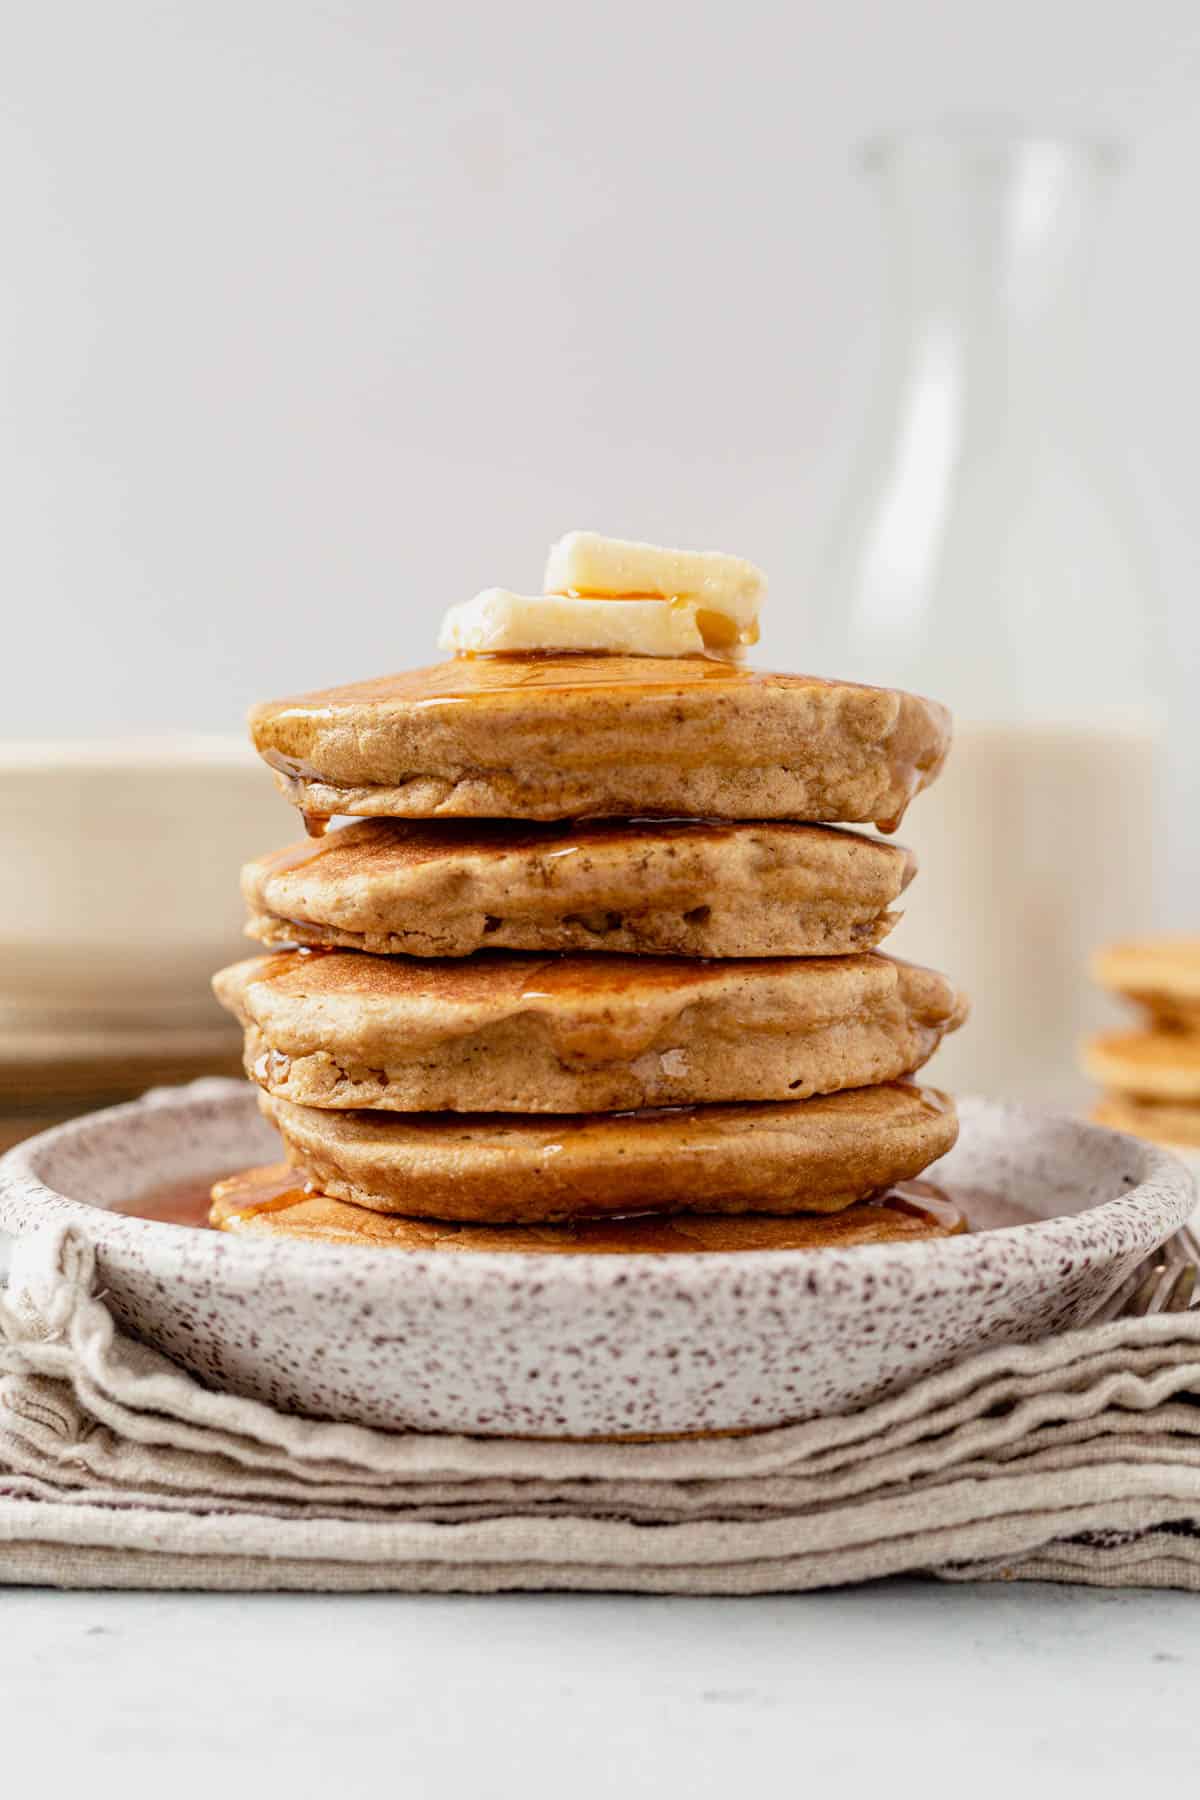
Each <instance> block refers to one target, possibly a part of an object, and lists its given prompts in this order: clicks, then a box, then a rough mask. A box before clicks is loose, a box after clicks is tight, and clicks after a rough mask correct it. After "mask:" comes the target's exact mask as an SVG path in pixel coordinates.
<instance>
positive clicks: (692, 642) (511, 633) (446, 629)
mask: <svg viewBox="0 0 1200 1800" xmlns="http://www.w3.org/2000/svg"><path fill="white" fill-rule="evenodd" d="M697 614H698V607H697V605H696V603H694V602H693V601H690V600H682V601H681V600H581V599H576V598H573V597H569V596H564V595H560V594H511V593H509V591H508V589H507V588H485V589H484V591H483V593H482V594H476V596H475V598H474V599H473V600H464V601H462V602H461V603H460V604H459V605H458V606H452V607H450V608H449V610H448V611H447V613H446V616H445V618H444V619H443V620H442V629H441V632H440V634H439V636H438V648H439V649H441V650H450V651H454V652H455V653H457V654H458V655H459V656H471V655H476V656H478V655H483V654H486V653H487V652H489V651H497V650H591V651H596V652H605V653H607V654H609V655H617V656H702V655H703V654H704V652H705V649H706V648H707V646H706V643H705V637H704V633H703V631H702V630H701V627H700V624H699V622H698V617H697Z"/></svg>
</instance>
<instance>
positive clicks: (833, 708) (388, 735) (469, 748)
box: [250, 655, 950, 831]
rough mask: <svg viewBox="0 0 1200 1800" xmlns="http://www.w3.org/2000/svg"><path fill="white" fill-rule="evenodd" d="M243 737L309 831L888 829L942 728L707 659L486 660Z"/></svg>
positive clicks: (909, 705)
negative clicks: (411, 822) (512, 826)
mask: <svg viewBox="0 0 1200 1800" xmlns="http://www.w3.org/2000/svg"><path fill="white" fill-rule="evenodd" d="M250 730H251V735H252V736H253V739H254V743H255V746H256V748H257V749H258V751H259V753H260V754H261V755H262V756H263V757H264V758H265V760H266V761H267V762H268V763H269V764H270V766H271V767H272V769H274V770H275V772H276V776H277V779H278V781H279V784H280V786H281V787H282V789H283V791H284V792H285V793H286V794H287V796H288V798H289V799H291V800H292V801H293V802H294V803H295V804H296V805H297V806H298V807H300V809H301V810H302V811H303V812H304V813H306V814H308V815H310V816H315V817H318V818H320V817H332V816H333V815H335V814H339V813H348V814H355V815H359V816H375V817H386V818H407V819H429V818H446V817H460V818H488V817H495V818H512V819H566V818H586V817H590V818H594V817H628V816H641V815H643V814H646V813H653V814H668V815H687V816H697V815H702V816H708V817H714V818H724V819H804V820H809V821H816V822H823V821H824V822H833V823H837V822H838V821H841V822H845V823H850V824H853V823H857V822H866V821H872V820H873V821H874V822H875V823H876V824H878V825H879V826H880V827H881V828H882V829H883V830H887V831H890V830H893V829H894V828H895V827H896V826H897V825H898V824H899V822H900V820H901V818H902V817H903V815H904V810H905V808H906V806H907V805H908V803H909V801H910V800H911V799H912V798H913V796H914V794H917V793H919V792H920V790H921V789H922V788H923V787H927V786H928V784H929V783H930V782H931V781H932V780H933V779H934V777H935V776H936V775H937V774H938V772H939V770H940V769H941V767H942V764H943V762H944V761H945V757H946V752H947V750H948V748H949V744H950V715H949V714H948V713H947V711H946V710H945V708H944V707H942V706H939V705H937V703H936V702H934V701H932V700H922V699H919V698H917V697H916V696H915V695H912V694H904V693H899V692H895V691H893V690H891V689H888V688H873V687H862V686H858V685H856V684H854V683H852V682H838V681H822V680H820V679H819V678H818V677H816V676H814V675H773V674H769V673H766V672H765V671H760V670H751V669H745V668H741V667H738V666H736V665H734V664H731V663H727V662H719V661H714V660H711V659H709V658H707V657H661V658H659V657H645V656H598V657H597V656H563V655H557V656H555V655H546V656H482V657H468V658H457V659H455V660H454V661H453V662H448V663H441V664H438V665H437V666H435V667H433V668H428V669H417V670H413V671H410V672H407V673H405V674H401V675H388V676H384V677H383V678H382V679H379V680H375V681H362V682H359V683H357V684H356V685H354V686H352V687H340V688H327V689H325V690H323V691H321V692H318V693H312V694H301V695H299V696H297V697H296V698H295V699H290V700H277V701H273V702H271V703H269V704H266V705H262V706H256V707H255V708H254V709H253V711H252V712H251V714H250Z"/></svg>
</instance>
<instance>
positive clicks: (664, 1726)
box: [0, 1582, 1200, 1800]
mask: <svg viewBox="0 0 1200 1800" xmlns="http://www.w3.org/2000/svg"><path fill="white" fill-rule="evenodd" d="M1198 1673H1200V1601H1198V1600H1197V1599H1195V1598H1193V1597H1191V1596H1188V1595H1183V1594H1148V1593H1106V1592H1091V1591H1087V1590H1083V1589H1070V1588H1057V1587H1027V1586H1016V1585H1014V1586H1003V1585H996V1586H979V1587H973V1588H956V1587H942V1586H938V1585H936V1584H931V1583H918V1582H891V1583H887V1584H883V1585H879V1586H874V1587H870V1588H860V1589H856V1590H847V1591H842V1592H837V1593H828V1594H815V1595H802V1596H787V1597H779V1598H777V1599H762V1600H757V1599H756V1600H723V1601H689V1600H675V1599H664V1600H654V1599H640V1598H629V1597H621V1596H588V1597H573V1596H550V1595H545V1596H534V1595H531V1596H516V1595H508V1596H502V1597H498V1598H494V1599H466V1598H441V1597H437V1598H433V1597H423V1598H408V1597H403V1596H370V1597H353V1598H342V1597H338V1598H331V1597H321V1596H298V1595H272V1596H253V1597H241V1596H236V1595H232V1596H225V1595H152V1594H129V1595H121V1594H58V1593H52V1592H48V1591H41V1590H20V1589H12V1588H10V1589H0V1721H2V1729H0V1740H2V1741H3V1746H4V1748H3V1760H2V1762H0V1789H2V1790H3V1791H5V1792H8V1793H11V1794H14V1795H15V1794H34V1795H39V1796H41V1795H46V1796H51V1797H52V1800H53V1797H55V1796H57V1795H59V1794H69V1793H73V1792H79V1793H81V1794H82V1793H85V1792H86V1793H87V1794H88V1795H89V1796H95V1795H102V1796H107V1795H109V1794H113V1795H116V1794H118V1793H129V1794H143V1793H148V1794H158V1793H159V1792H160V1791H161V1792H162V1793H163V1794H164V1795H165V1796H166V1800H192V1797H193V1796H195V1797H196V1800H200V1797H203V1800H228V1796H230V1795H240V1794H243V1793H246V1794H251V1793H252V1794H254V1795H256V1796H260V1795H261V1796H263V1797H264V1800H266V1797H273V1796H275V1795H286V1796H287V1797H288V1800H298V1797H300V1796H307V1795H313V1796H317V1795H320V1796H322V1797H323V1800H325V1797H328V1800H341V1796H344V1795H357V1794H367V1793H371V1794H376V1793H378V1794H387V1795H393V1794H394V1795H400V1796H404V1800H425V1796H433V1795H438V1796H441V1795H447V1796H456V1795H460V1794H461V1795H463V1796H464V1797H465V1796H470V1797H471V1800H492V1797H493V1796H495V1797H496V1800H500V1797H502V1796H503V1797H505V1800H507V1797H508V1796H520V1800H542V1797H543V1796H546V1797H547V1800H549V1797H550V1796H554V1797H555V1800H568V1797H569V1800H590V1796H593V1795H602V1794H610V1793H612V1794H619V1795H621V1796H622V1800H626V1797H636V1796H641V1795H647V1796H649V1795H654V1796H656V1797H661V1800H674V1797H675V1796H681V1797H683V1796H686V1797H688V1800H691V1797H692V1796H707V1795H722V1796H731V1795H732V1796H734V1797H735V1800H740V1797H741V1796H750V1795H756V1794H761V1793H768V1792H770V1793H774V1792H781V1793H782V1792H788V1793H792V1792H797V1793H805V1792H814V1793H816V1794H818V1795H828V1794H837V1795H839V1796H841V1795H854V1794H856V1793H858V1792H866V1791H867V1790H868V1788H869V1789H870V1790H872V1791H874V1792H877V1793H879V1794H884V1793H888V1794H891V1793H895V1794H897V1795H901V1796H902V1795H906V1794H908V1793H910V1792H913V1793H915V1792H920V1793H921V1795H922V1800H928V1797H930V1796H934V1795H938V1794H941V1793H946V1794H949V1793H951V1792H953V1793H954V1794H955V1795H956V1796H961V1795H962V1794H964V1793H967V1794H970V1795H972V1796H978V1795H979V1794H985V1795H986V1794H990V1793H992V1792H997V1791H1003V1792H1005V1793H1007V1794H1013V1795H1016V1796H1021V1797H1022V1800H1023V1794H1022V1786H1021V1784H1024V1793H1028V1794H1031V1795H1037V1794H1040V1793H1048V1792H1055V1793H1065V1794H1073V1793H1077V1792H1078V1793H1086V1794H1087V1795H1088V1796H1089V1800H1095V1797H1096V1796H1100V1795H1106V1794H1109V1793H1112V1794H1114V1795H1116V1794H1122V1795H1126V1796H1127V1795H1129V1794H1130V1793H1134V1792H1136V1793H1137V1794H1146V1795H1151V1794H1153V1793H1154V1792H1155V1791H1156V1790H1157V1791H1161V1792H1166V1791H1168V1789H1167V1782H1168V1779H1177V1778H1178V1777H1179V1775H1180V1774H1186V1772H1187V1770H1188V1767H1189V1765H1191V1764H1192V1763H1193V1759H1194V1754H1195V1752H1194V1748H1193V1746H1194V1744H1195V1741H1196V1736H1197V1725H1196V1687H1197V1676H1198ZM918 1777H919V1786H918V1784H917V1778H918ZM76 1784H78V1786H76ZM1135 1784H1136V1785H1135Z"/></svg>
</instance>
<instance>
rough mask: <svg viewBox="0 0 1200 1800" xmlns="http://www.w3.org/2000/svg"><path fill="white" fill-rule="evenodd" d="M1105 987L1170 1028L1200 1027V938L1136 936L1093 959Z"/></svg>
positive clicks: (1096, 975)
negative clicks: (1132, 1002)
mask: <svg viewBox="0 0 1200 1800" xmlns="http://www.w3.org/2000/svg"><path fill="white" fill-rule="evenodd" d="M1092 974H1093V976H1094V977H1095V979H1096V980H1097V981H1098V982H1099V983H1100V985H1101V987H1105V988H1108V990H1109V991H1110V992H1111V993H1114V994H1120V995H1122V996H1123V997H1124V998H1125V999H1127V1000H1132V1001H1134V1002H1135V1003H1136V1004H1137V1005H1139V1006H1141V1007H1143V1008H1144V1009H1145V1010H1146V1012H1148V1013H1149V1015H1150V1017H1151V1019H1152V1020H1153V1021H1154V1022H1155V1023H1156V1024H1159V1025H1163V1026H1166V1027H1167V1028H1169V1029H1175V1030H1185V1031H1195V1032H1200V937H1161V938H1135V939H1131V940H1129V941H1127V942H1125V943H1121V944H1110V945H1109V946H1108V947H1107V949H1104V950H1099V951H1097V952H1096V954H1095V956H1094V957H1093V958H1092Z"/></svg>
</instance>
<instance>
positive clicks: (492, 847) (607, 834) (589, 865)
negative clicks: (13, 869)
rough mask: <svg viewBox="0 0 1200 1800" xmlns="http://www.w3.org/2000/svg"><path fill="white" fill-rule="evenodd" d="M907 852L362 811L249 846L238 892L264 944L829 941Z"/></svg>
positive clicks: (858, 918) (855, 946) (661, 826)
mask: <svg viewBox="0 0 1200 1800" xmlns="http://www.w3.org/2000/svg"><path fill="white" fill-rule="evenodd" d="M914 867H915V864H914V860H913V858H912V856H911V855H910V853H909V852H908V851H907V850H903V849H901V847H900V846H899V845H898V844H887V843H884V842H882V840H881V839H879V838H868V837H864V836H862V835H861V834H860V833H858V832H855V831H837V830H834V829H833V828H832V827H831V826H828V825H793V824H789V823H786V822H784V821H782V820H771V821H768V822H766V823H761V824H760V823H757V822H756V823H749V822H743V821H739V822H736V823H718V822H716V821H713V820H709V819H672V820H663V819H657V820H656V819H634V820H628V821H621V822H619V823H612V822H608V823H598V822H592V823H591V824H576V825H571V826H564V825H549V824H531V823H527V822H519V823H518V822H517V821H513V820H508V819H481V820H470V819H437V820H429V821H424V820H408V819H359V820H357V821H356V822H355V823H354V824H353V825H347V826H346V827H345V828H344V829H343V830H341V831H331V832H329V833H328V835H327V836H325V837H323V838H321V839H319V840H317V841H316V842H314V841H313V840H312V839H311V838H309V839H306V840H305V841H304V842H303V843H300V844H293V845H290V846H289V847H288V848H287V849H286V850H277V851H275V852H273V853H272V854H270V855H267V856H260V857H258V858H256V859H255V861H254V862H251V863H247V865H246V867H245V868H244V869H243V871H242V892H243V894H244V895H245V898H246V903H247V906H248V907H249V909H250V922H249V925H248V927H247V929H248V931H249V933H250V935H251V936H252V937H256V938H258V939H260V940H261V942H263V943H266V944H306V945H310V946H317V947H330V948H336V949H343V950H368V951H370V952H371V953H372V954H373V955H380V956H395V955H404V956H465V955H468V954H469V953H470V952H471V951H473V950H479V949H482V948H485V947H487V948H490V949H494V950H501V949H503V950H604V951H613V952H626V953H633V954H646V953H650V954H663V953H665V954H668V955H672V956H720V957H726V956H836V955H843V954H846V953H849V952H852V951H855V950H869V949H871V948H872V947H873V946H874V945H875V944H877V943H878V942H879V940H880V938H882V937H883V936H885V934H886V933H887V932H888V931H889V930H890V929H891V927H892V925H893V924H894V923H895V921H896V918H897V914H895V913H893V912H891V911H889V908H890V906H891V904H892V903H893V901H895V900H896V899H897V898H898V897H899V895H900V893H901V892H902V890H903V889H904V888H905V886H906V885H907V884H908V882H909V881H910V880H911V878H912V874H913V871H914Z"/></svg>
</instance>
